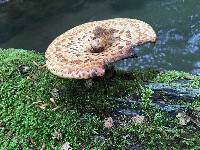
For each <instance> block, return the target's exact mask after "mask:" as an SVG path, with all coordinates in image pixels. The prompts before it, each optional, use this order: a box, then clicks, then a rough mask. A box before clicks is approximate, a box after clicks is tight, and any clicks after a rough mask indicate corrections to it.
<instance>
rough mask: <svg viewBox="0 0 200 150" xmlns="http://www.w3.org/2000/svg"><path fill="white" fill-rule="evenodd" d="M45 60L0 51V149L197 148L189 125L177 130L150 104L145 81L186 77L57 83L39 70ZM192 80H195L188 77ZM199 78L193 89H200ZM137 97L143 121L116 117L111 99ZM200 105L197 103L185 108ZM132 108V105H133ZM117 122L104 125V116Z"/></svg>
mask: <svg viewBox="0 0 200 150" xmlns="http://www.w3.org/2000/svg"><path fill="white" fill-rule="evenodd" d="M44 64H45V62H44V57H43V56H42V55H41V54H37V53H35V52H33V51H26V50H22V49H4V50H3V49H0V66H1V68H0V82H1V84H0V100H1V101H0V130H1V132H0V147H1V149H41V148H43V149H60V148H61V146H62V145H63V144H64V143H66V142H69V143H70V146H71V147H72V148H73V149H130V148H131V147H133V146H135V145H137V144H139V145H140V147H143V148H149V149H159V148H164V149H168V148H172V147H173V148H175V149H180V148H185V149H190V148H193V149H198V148H199V146H200V144H199V143H200V140H199V139H200V131H199V130H198V129H199V128H198V127H197V126H195V125H194V124H189V125H188V126H180V125H179V124H178V120H177V119H176V118H172V117H170V116H169V114H167V113H165V112H162V111H161V110H159V109H158V108H154V107H153V106H151V105H150V103H151V94H152V91H151V90H150V89H146V88H144V87H143V84H144V82H146V81H154V82H157V81H159V82H161V81H163V82H168V81H172V80H175V79H176V80H177V79H180V78H185V77H188V76H190V77H191V75H189V74H187V73H183V72H181V73H180V72H166V73H162V74H160V73H158V72H157V71H153V70H136V71H132V72H123V71H117V72H116V73H115V74H114V75H113V76H112V77H110V76H104V77H102V78H98V79H95V81H94V83H93V85H92V86H91V87H87V86H86V85H85V81H84V80H67V79H60V78H58V77H56V76H54V75H52V74H51V73H49V71H48V70H47V69H46V68H45V67H43V65H44ZM192 77H194V76H192ZM199 81H200V78H199V77H195V80H194V82H193V83H194V84H193V86H195V87H198V88H200V85H199ZM133 94H136V95H138V96H140V97H141V99H142V103H141V105H140V106H138V109H140V110H141V111H142V115H144V117H145V121H144V123H142V124H139V125H138V124H134V123H133V122H132V121H131V118H130V117H126V116H116V115H115V109H116V108H117V107H118V104H117V103H115V102H114V101H112V98H123V97H127V96H129V95H133ZM199 106H200V102H199V100H196V101H194V102H193V103H192V104H191V105H188V108H190V109H191V110H193V109H195V108H197V107H199ZM133 107H134V106H133ZM110 116H112V117H116V118H118V119H119V120H120V121H121V123H120V124H118V125H116V126H114V127H113V128H111V129H106V128H105V127H104V126H103V123H104V119H105V118H106V117H110Z"/></svg>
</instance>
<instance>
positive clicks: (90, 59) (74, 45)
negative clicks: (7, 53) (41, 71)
mask: <svg viewBox="0 0 200 150" xmlns="http://www.w3.org/2000/svg"><path fill="white" fill-rule="evenodd" d="M155 41H156V34H155V32H154V30H153V29H152V27H151V26H150V25H148V24H147V23H145V22H143V21H139V20H136V19H128V18H115V19H109V20H103V21H94V22H89V23H85V24H82V25H79V26H76V27H74V28H72V29H70V30H68V31H67V32H65V33H63V34H62V35H60V36H59V37H57V38H56V39H55V40H54V41H53V42H52V43H51V44H50V45H49V47H48V48H47V51H46V53H45V57H46V64H47V68H48V69H49V70H50V71H51V72H52V73H53V74H55V75H57V76H59V77H62V78H76V79H88V78H92V77H96V76H103V75H104V73H105V65H106V64H109V63H112V62H114V61H117V60H120V59H124V58H127V57H130V56H132V55H134V54H133V53H134V52H133V51H132V50H131V47H135V46H137V45H141V44H143V43H147V42H155Z"/></svg>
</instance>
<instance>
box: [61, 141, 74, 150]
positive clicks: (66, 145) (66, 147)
mask: <svg viewBox="0 0 200 150" xmlns="http://www.w3.org/2000/svg"><path fill="white" fill-rule="evenodd" d="M61 150H72V147H71V146H70V144H69V142H65V143H64V144H63V145H62V147H61Z"/></svg>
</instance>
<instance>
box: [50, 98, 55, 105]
mask: <svg viewBox="0 0 200 150" xmlns="http://www.w3.org/2000/svg"><path fill="white" fill-rule="evenodd" d="M49 100H50V101H51V102H52V103H53V104H54V106H57V104H56V102H55V99H54V98H50V99H49Z"/></svg>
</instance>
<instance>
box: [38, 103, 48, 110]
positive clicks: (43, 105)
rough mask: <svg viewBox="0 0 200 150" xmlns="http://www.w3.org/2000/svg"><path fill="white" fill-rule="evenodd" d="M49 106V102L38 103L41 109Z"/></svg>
mask: <svg viewBox="0 0 200 150" xmlns="http://www.w3.org/2000/svg"><path fill="white" fill-rule="evenodd" d="M47 106H48V104H40V105H38V107H39V108H41V109H45V108H46V107H47Z"/></svg>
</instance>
